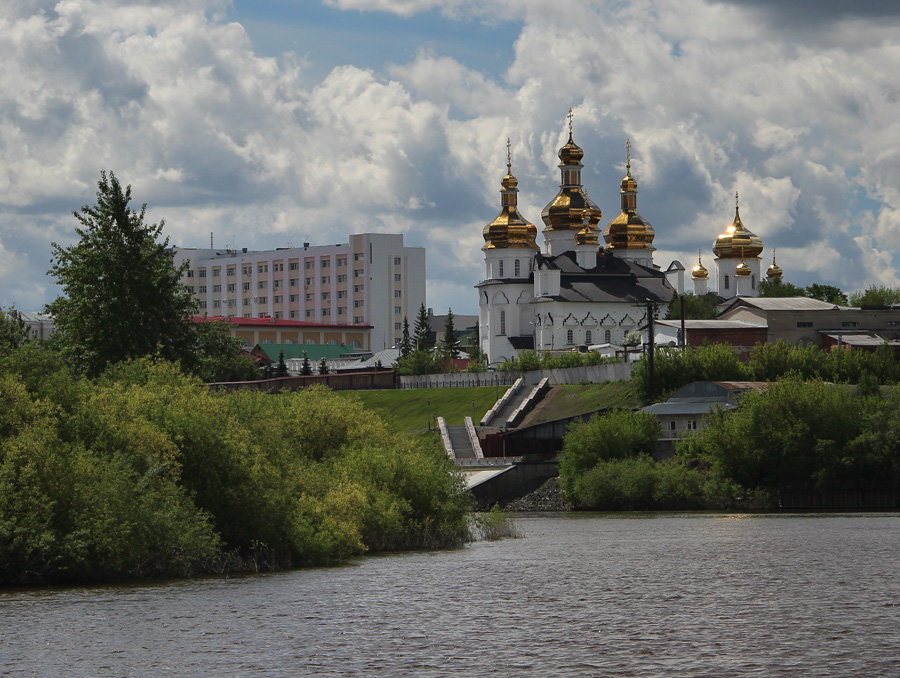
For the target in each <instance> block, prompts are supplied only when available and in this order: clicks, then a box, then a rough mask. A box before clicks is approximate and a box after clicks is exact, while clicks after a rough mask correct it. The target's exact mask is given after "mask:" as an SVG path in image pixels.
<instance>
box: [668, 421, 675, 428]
mask: <svg viewBox="0 0 900 678" xmlns="http://www.w3.org/2000/svg"><path fill="white" fill-rule="evenodd" d="M669 430H670V431H674V430H675V420H674V419H672V420H671V421H670V422H669Z"/></svg>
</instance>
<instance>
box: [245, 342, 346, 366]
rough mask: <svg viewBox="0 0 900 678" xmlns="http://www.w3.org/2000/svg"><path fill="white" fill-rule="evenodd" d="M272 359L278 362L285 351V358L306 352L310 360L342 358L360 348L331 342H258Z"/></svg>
mask: <svg viewBox="0 0 900 678" xmlns="http://www.w3.org/2000/svg"><path fill="white" fill-rule="evenodd" d="M256 347H257V348H259V349H260V350H261V351H262V352H263V353H265V354H266V356H268V357H269V359H270V360H272V361H274V362H278V356H279V354H280V353H284V359H285V360H287V359H288V358H302V357H303V354H304V353H305V354H306V356H307V357H308V358H309V359H310V360H321V359H322V358H325V359H330V358H340V357H341V356H342V355H346V354H347V353H356V352H357V351H358V350H359V349H355V348H351V347H350V346H334V345H331V344H257V345H256Z"/></svg>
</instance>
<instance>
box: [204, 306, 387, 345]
mask: <svg viewBox="0 0 900 678" xmlns="http://www.w3.org/2000/svg"><path fill="white" fill-rule="evenodd" d="M193 320H194V322H195V323H202V322H224V323H227V324H228V327H229V331H230V334H231V336H233V337H237V338H238V339H242V340H243V341H244V345H245V346H247V347H251V346H256V345H257V344H324V345H331V346H334V345H339V346H351V347H353V348H355V349H359V350H361V351H368V350H370V345H371V342H370V335H371V332H372V326H371V325H332V324H328V323H316V322H304V321H302V320H288V319H285V318H239V317H233V316H232V317H227V316H215V317H207V316H199V315H198V316H194V318H193Z"/></svg>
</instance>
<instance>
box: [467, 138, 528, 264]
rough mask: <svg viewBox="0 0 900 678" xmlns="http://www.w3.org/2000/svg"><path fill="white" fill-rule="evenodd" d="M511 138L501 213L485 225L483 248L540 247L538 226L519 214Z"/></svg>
mask: <svg viewBox="0 0 900 678" xmlns="http://www.w3.org/2000/svg"><path fill="white" fill-rule="evenodd" d="M509 147H510V143H509V139H507V140H506V176H505V177H503V179H502V181H501V182H500V186H501V189H500V196H501V199H500V205H501V206H500V214H498V215H497V217H496V218H495V219H494V220H493V221H492V222H491V223H489V224H488V225H487V226H485V227H484V230H483V231H482V235H483V236H484V246H483V247H482V248H481V249H483V250H489V249H495V248H522V249H535V250H537V249H540V248H539V247H538V246H537V242H536V238H537V228H536V227H535V225H534V224H532V223H531V222H530V221H528V220H527V219H525V218H524V217H523V216H522V215H521V214H519V208H518V195H517V194H518V192H519V189H518V188H517V186H518V185H519V180H518V179H516V178H515V177H514V176H513V174H512V158H511V154H510V150H509Z"/></svg>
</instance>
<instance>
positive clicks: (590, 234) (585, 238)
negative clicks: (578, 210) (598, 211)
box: [575, 209, 600, 245]
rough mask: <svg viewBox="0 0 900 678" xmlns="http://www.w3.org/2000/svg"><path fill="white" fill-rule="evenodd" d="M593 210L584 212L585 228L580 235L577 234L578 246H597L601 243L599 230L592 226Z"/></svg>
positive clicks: (583, 227) (576, 241)
mask: <svg viewBox="0 0 900 678" xmlns="http://www.w3.org/2000/svg"><path fill="white" fill-rule="evenodd" d="M591 218H592V214H591V210H590V209H586V210H584V219H583V222H582V223H583V226H582V228H581V230H580V231H578V233H576V234H575V244H576V245H596V244H597V243H598V242H599V241H600V237H599V236H598V235H597V230H596V229H595V228H593V224H591Z"/></svg>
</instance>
